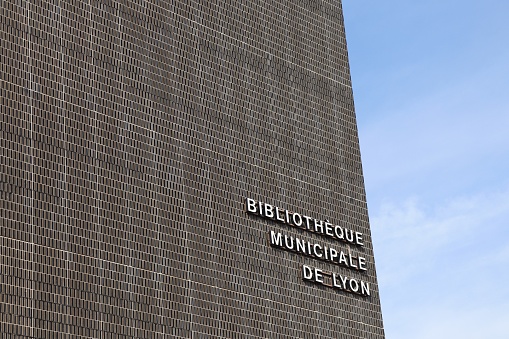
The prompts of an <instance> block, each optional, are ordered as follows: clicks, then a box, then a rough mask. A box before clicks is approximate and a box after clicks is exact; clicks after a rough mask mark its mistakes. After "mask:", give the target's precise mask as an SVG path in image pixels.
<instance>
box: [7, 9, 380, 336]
mask: <svg viewBox="0 0 509 339" xmlns="http://www.w3.org/2000/svg"><path fill="white" fill-rule="evenodd" d="M0 2H1V6H0V27H1V28H0V34H1V35H0V41H1V44H0V49H1V51H0V69H1V72H0V76H1V79H0V81H1V95H0V100H1V101H0V107H1V108H0V110H1V111H0V112H1V130H0V135H1V137H0V142H1V149H2V152H1V157H0V161H1V166H2V171H1V173H0V175H1V178H0V189H1V192H0V194H1V201H2V203H1V205H0V213H1V215H0V222H1V225H0V244H1V246H0V252H1V256H0V258H1V261H0V269H1V275H0V287H1V291H0V333H1V334H2V335H1V337H2V338H100V339H107V338H194V339H196V338H349V339H350V338H369V339H380V338H384V332H383V325H382V316H381V310H380V301H379V294H378V286H377V281H376V274H375V264H374V258H373V251H372V239H371V236H370V229H369V221H368V213H367V207H366V197H365V191H364V182H363V176H362V168H361V158H360V153H359V144H358V137H357V127H356V118H355V113H354V105H353V97H352V88H351V81H350V75H349V65H348V58H347V49H346V41H345V33H344V27H343V16H342V10H341V1H339V0H294V1H286V0H276V1H267V0H243V1H240V0H207V1H204V0H88V1H82V0H72V1H63V0H28V1H20V0H0Z"/></svg>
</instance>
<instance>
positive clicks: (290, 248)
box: [285, 234, 293, 250]
mask: <svg viewBox="0 0 509 339" xmlns="http://www.w3.org/2000/svg"><path fill="white" fill-rule="evenodd" d="M288 238H290V240H291V246H290V245H288ZM285 246H286V248H287V249H289V250H293V237H288V236H287V235H286V234H285Z"/></svg>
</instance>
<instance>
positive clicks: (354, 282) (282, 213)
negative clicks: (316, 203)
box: [246, 198, 371, 297]
mask: <svg viewBox="0 0 509 339" xmlns="http://www.w3.org/2000/svg"><path fill="white" fill-rule="evenodd" d="M246 211H247V212H248V213H249V214H253V215H257V216H260V217H262V218H264V219H269V220H272V221H275V222H279V223H282V224H286V225H289V226H291V227H295V228H298V229H301V230H304V231H307V232H311V233H314V234H319V235H321V236H324V237H326V238H330V239H334V240H336V241H338V242H342V243H346V244H349V245H352V246H358V247H362V246H364V243H363V239H362V237H363V235H362V233H360V232H355V231H353V230H349V229H347V228H345V227H341V226H339V225H334V224H333V223H331V222H330V221H329V220H319V219H315V218H312V217H309V216H306V215H304V214H300V213H296V212H290V211H288V210H284V209H282V208H279V207H277V206H272V205H270V204H267V203H264V202H261V201H256V200H253V199H250V198H246ZM268 241H269V244H270V246H272V247H275V248H280V249H283V250H286V251H291V252H293V253H297V254H300V255H304V256H308V257H312V258H314V259H318V260H322V261H325V262H328V263H330V264H334V265H338V266H341V267H346V268H348V269H351V270H355V271H360V272H365V271H367V268H366V266H367V262H366V258H364V257H362V256H360V255H355V254H354V253H352V250H351V249H350V247H348V249H347V251H346V252H345V251H343V250H341V249H339V248H335V247H330V246H329V247H327V245H323V244H320V243H316V242H312V241H308V240H305V239H299V238H297V237H295V238H294V237H293V236H288V235H286V234H283V233H281V232H276V231H270V232H269V233H268ZM302 279H303V280H306V281H311V282H314V283H317V284H320V285H324V286H327V287H331V288H335V289H339V290H343V291H346V292H350V293H354V294H358V295H361V296H365V297H367V296H370V295H371V293H370V289H369V283H367V282H365V281H362V280H358V279H355V278H351V277H348V276H344V275H340V274H336V273H333V272H326V271H323V270H320V269H318V268H314V267H310V266H308V265H302Z"/></svg>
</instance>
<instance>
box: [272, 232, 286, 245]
mask: <svg viewBox="0 0 509 339" xmlns="http://www.w3.org/2000/svg"><path fill="white" fill-rule="evenodd" d="M270 244H271V245H272V246H279V247H283V238H282V236H281V233H277V234H276V232H274V231H270Z"/></svg>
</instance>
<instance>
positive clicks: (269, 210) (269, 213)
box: [265, 204, 274, 219]
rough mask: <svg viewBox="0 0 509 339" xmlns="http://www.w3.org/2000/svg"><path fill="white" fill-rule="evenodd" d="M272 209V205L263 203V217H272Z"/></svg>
mask: <svg viewBox="0 0 509 339" xmlns="http://www.w3.org/2000/svg"><path fill="white" fill-rule="evenodd" d="M273 209H274V207H272V205H269V204H265V217H267V218H270V219H272V218H274V212H273Z"/></svg>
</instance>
